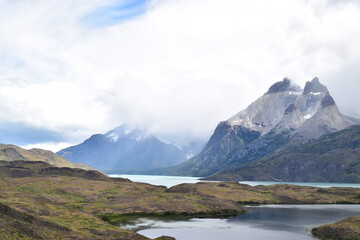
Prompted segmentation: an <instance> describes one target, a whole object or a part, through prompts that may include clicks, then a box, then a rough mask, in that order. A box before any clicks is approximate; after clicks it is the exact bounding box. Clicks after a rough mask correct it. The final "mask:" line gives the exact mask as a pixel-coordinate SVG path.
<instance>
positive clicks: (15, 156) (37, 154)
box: [0, 144, 92, 170]
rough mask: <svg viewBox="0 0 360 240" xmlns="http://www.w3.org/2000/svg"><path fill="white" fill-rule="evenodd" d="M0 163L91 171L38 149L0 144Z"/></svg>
mask: <svg viewBox="0 0 360 240" xmlns="http://www.w3.org/2000/svg"><path fill="white" fill-rule="evenodd" d="M0 161H42V162H46V163H48V164H50V165H52V166H55V167H68V168H81V169H86V170H90V169H92V168H90V167H89V166H87V165H85V164H78V163H71V162H69V161H68V160H66V159H65V158H63V157H60V156H58V155H56V154H55V153H53V152H51V151H47V150H43V149H39V148H34V149H30V150H26V149H23V148H21V147H18V146H15V145H6V144H0Z"/></svg>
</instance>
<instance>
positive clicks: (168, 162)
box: [57, 124, 204, 173]
mask: <svg viewBox="0 0 360 240" xmlns="http://www.w3.org/2000/svg"><path fill="white" fill-rule="evenodd" d="M203 144H204V143H203V141H200V140H194V141H192V142H189V143H186V144H181V143H179V142H176V141H171V140H169V139H168V138H165V137H157V136H155V135H154V134H152V133H150V132H149V131H148V130H146V129H138V128H134V127H132V126H130V125H127V124H124V125H121V126H120V127H117V128H115V129H113V130H111V131H108V132H107V133H105V134H95V135H92V136H91V137H90V138H88V139H87V140H85V141H84V142H83V143H81V144H79V145H76V146H72V147H69V148H66V149H63V150H60V151H59V152H57V154H58V155H60V156H62V157H64V158H66V159H68V160H69V161H71V162H81V163H86V164H88V165H90V166H92V167H94V168H97V169H100V170H103V171H112V172H119V173H136V172H141V171H144V170H149V169H156V168H161V167H169V166H174V165H176V164H179V163H182V162H184V161H185V160H187V159H188V158H189V157H191V156H193V155H195V154H197V153H199V152H200V151H201V150H202V147H203Z"/></svg>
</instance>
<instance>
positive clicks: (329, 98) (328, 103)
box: [321, 92, 335, 108]
mask: <svg viewBox="0 0 360 240" xmlns="http://www.w3.org/2000/svg"><path fill="white" fill-rule="evenodd" d="M332 105H335V100H334V98H333V97H332V96H330V94H329V92H327V93H326V95H325V97H324V98H323V100H322V101H321V107H322V108H325V107H328V106H332Z"/></svg>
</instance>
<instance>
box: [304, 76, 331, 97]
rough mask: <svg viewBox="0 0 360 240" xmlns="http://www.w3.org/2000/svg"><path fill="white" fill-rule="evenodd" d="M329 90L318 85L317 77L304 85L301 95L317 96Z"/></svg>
mask: <svg viewBox="0 0 360 240" xmlns="http://www.w3.org/2000/svg"><path fill="white" fill-rule="evenodd" d="M327 92H329V90H328V89H327V87H326V86H325V85H323V84H321V83H320V80H319V78H318V77H314V78H313V79H312V80H311V81H307V82H306V84H305V88H304V92H303V94H304V95H306V94H318V93H327Z"/></svg>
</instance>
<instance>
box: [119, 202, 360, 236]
mask: <svg viewBox="0 0 360 240" xmlns="http://www.w3.org/2000/svg"><path fill="white" fill-rule="evenodd" d="M354 215H360V205H263V206H253V207H247V213H246V214H243V215H239V216H237V217H231V218H227V219H209V218H193V219H190V220H187V221H165V220H159V219H151V218H140V219H138V220H136V221H135V222H134V223H133V224H131V225H123V226H121V227H122V228H126V229H130V230H135V231H137V230H139V229H143V230H139V231H138V233H139V234H142V235H144V236H146V237H149V238H156V237H159V236H162V235H168V236H172V237H175V238H176V239H177V240H193V239H197V240H218V239H226V240H235V239H236V240H239V239H245V240H247V239H251V240H257V239H259V240H260V239H261V240H262V239H266V240H290V239H291V240H308V239H315V238H314V237H312V236H311V233H310V231H311V228H313V227H316V226H319V225H323V224H327V223H331V222H335V221H338V220H340V219H343V218H345V217H348V216H354Z"/></svg>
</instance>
